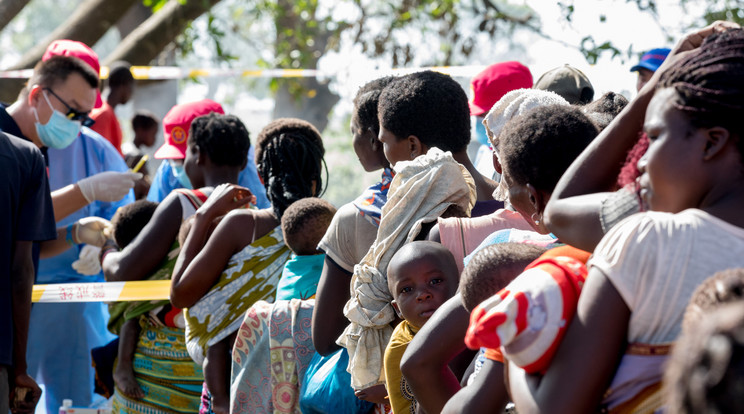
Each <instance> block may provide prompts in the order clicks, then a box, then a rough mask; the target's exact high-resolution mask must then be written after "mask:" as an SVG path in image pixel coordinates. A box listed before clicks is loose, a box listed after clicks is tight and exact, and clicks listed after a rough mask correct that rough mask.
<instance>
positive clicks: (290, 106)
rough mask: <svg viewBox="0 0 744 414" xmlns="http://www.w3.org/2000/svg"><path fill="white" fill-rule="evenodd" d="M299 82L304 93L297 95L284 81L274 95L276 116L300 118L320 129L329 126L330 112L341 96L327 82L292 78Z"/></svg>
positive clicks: (274, 115)
mask: <svg viewBox="0 0 744 414" xmlns="http://www.w3.org/2000/svg"><path fill="white" fill-rule="evenodd" d="M290 81H291V82H299V83H300V85H302V89H303V91H304V93H303V94H302V96H301V97H299V98H298V97H295V96H293V95H292V93H291V92H290V91H289V83H287V82H282V84H281V86H280V87H279V90H278V91H276V95H275V96H274V112H273V114H272V116H273V117H274V118H300V119H304V120H305V121H307V122H310V123H311V124H313V125H315V127H316V128H318V131H320V132H323V130H324V129H325V128H326V127H327V126H328V114H330V113H331V110H332V109H333V107H334V106H335V105H336V103H337V102H338V100H339V96H338V95H336V94H335V93H333V92H331V90H330V89H329V88H328V84H327V83H319V82H318V80H317V79H315V78H304V79H299V80H294V79H293V80H290Z"/></svg>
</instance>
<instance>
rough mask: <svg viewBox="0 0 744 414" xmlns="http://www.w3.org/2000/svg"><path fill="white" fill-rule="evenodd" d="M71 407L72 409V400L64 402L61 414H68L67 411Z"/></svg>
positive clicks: (60, 408)
mask: <svg viewBox="0 0 744 414" xmlns="http://www.w3.org/2000/svg"><path fill="white" fill-rule="evenodd" d="M70 407H72V400H70V399H64V400H62V406H61V407H59V414H67V409H68V408H70Z"/></svg>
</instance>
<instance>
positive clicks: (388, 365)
mask: <svg viewBox="0 0 744 414" xmlns="http://www.w3.org/2000/svg"><path fill="white" fill-rule="evenodd" d="M418 330H419V328H417V327H415V326H413V325H411V324H410V323H408V321H405V320H404V321H403V322H401V323H399V324H398V326H396V327H395V330H394V331H393V336H392V337H391V338H390V342H389V343H388V345H387V348H385V386H386V387H387V391H388V397H389V398H390V406H391V407H392V408H393V414H407V413H415V412H416V406H417V405H418V404H417V403H416V398H415V397H414V396H413V391H412V390H411V387H410V386H409V385H408V382H407V381H406V379H405V378H403V375H402V374H401V372H400V360H401V358H403V353H404V352H406V348H408V344H409V343H410V342H411V340H412V339H413V336H414V335H416V332H418Z"/></svg>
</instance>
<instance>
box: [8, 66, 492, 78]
mask: <svg viewBox="0 0 744 414" xmlns="http://www.w3.org/2000/svg"><path fill="white" fill-rule="evenodd" d="M484 68H485V66H482V65H480V66H433V67H419V68H399V69H390V70H373V71H372V72H375V73H376V74H377V75H378V76H384V75H389V74H407V73H412V72H419V71H422V70H434V71H437V72H442V73H446V74H448V75H450V76H458V77H472V76H474V75H475V74H477V73H478V72H480V71H481V70H483V69H484ZM131 71H132V76H134V78H135V79H141V80H168V79H185V78H197V77H199V78H210V77H211V78H213V77H222V78H226V77H244V78H314V77H326V78H329V77H333V76H335V74H334V73H327V72H322V71H319V70H317V69H222V68H180V67H178V66H132V67H131ZM33 72H34V71H33V69H21V70H7V71H0V78H8V79H28V78H30V77H31V75H32V74H33ZM108 74H109V68H108V67H106V66H102V67H101V72H100V75H101V79H106V78H107V77H108Z"/></svg>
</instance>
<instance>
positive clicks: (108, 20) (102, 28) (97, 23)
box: [0, 0, 138, 102]
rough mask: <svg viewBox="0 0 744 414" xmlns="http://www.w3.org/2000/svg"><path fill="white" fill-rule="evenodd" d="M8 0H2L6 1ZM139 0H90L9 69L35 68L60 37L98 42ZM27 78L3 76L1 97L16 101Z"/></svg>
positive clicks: (3, 3) (91, 43)
mask: <svg viewBox="0 0 744 414" xmlns="http://www.w3.org/2000/svg"><path fill="white" fill-rule="evenodd" d="M6 1H7V0H2V5H5V3H6ZM137 1H138V0H86V1H84V2H83V3H82V4H81V5H80V6H79V7H78V8H77V9H75V12H74V13H73V14H72V15H71V16H70V17H69V18H68V19H67V20H66V21H65V22H64V23H62V24H61V25H59V27H57V28H56V29H55V30H54V31H53V32H52V33H51V34H49V35H48V36H47V37H45V38H44V39H43V40H41V41H40V42H38V43H37V44H36V45H35V46H34V47H32V48H31V49H30V50H28V51H27V52H26V53H25V54H24V55H23V56H22V57H21V59H20V60H19V61H18V62H17V63H16V64H15V65H13V66H11V67H10V68H8V70H17V69H27V68H32V67H34V66H35V65H36V63H37V62H39V61H40V60H41V57H42V56H43V55H44V52H45V51H46V48H47V47H48V46H49V44H50V43H52V42H53V41H54V40H57V39H72V40H78V41H80V42H83V43H85V44H87V45H89V46H92V45H94V44H95V43H96V42H98V40H99V39H100V38H101V37H102V36H103V35H104V34H105V33H106V31H107V30H108V29H109V28H111V27H112V26H113V25H114V24H115V23H116V21H117V20H118V19H119V18H120V17H121V16H122V15H123V14H124V13H126V11H127V10H128V9H129V8H130V7H131V6H132V5H133V4H134V3H136V2H137ZM25 83H26V79H0V101H3V102H13V101H15V100H16V98H17V97H18V92H20V91H21V89H22V88H23V85H24V84H25Z"/></svg>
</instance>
